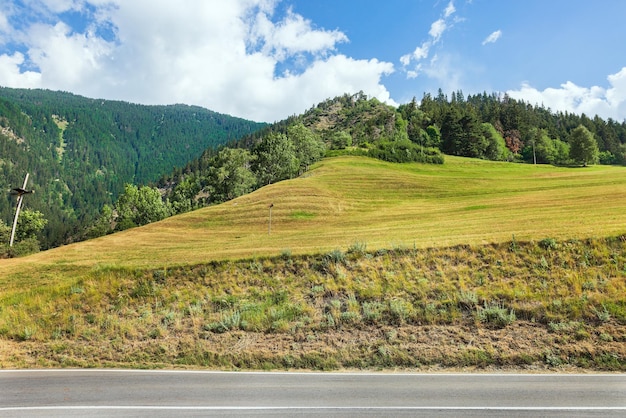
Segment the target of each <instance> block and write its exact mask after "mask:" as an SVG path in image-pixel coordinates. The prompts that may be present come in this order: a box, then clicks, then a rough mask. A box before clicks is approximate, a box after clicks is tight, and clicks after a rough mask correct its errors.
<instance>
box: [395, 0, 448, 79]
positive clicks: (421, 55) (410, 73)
mask: <svg viewBox="0 0 626 418" xmlns="http://www.w3.org/2000/svg"><path fill="white" fill-rule="evenodd" d="M455 12H456V8H455V7H454V2H452V1H450V3H448V5H447V6H446V8H445V10H444V11H443V17H441V18H439V19H437V20H435V21H434V22H433V23H432V24H431V25H430V30H429V31H428V36H429V38H428V40H426V41H424V42H422V44H421V45H419V46H417V47H416V48H415V50H414V51H413V52H412V53H410V54H405V55H403V56H401V57H400V63H401V64H402V66H403V67H404V71H405V73H406V76H407V78H416V77H417V76H418V75H419V74H420V73H421V72H422V67H423V64H422V63H421V62H420V61H423V60H425V59H427V58H428V55H429V53H430V51H431V49H432V47H433V46H435V45H436V44H437V43H438V42H439V41H440V40H441V37H442V36H443V34H444V33H445V32H446V31H447V30H448V29H449V28H450V27H451V25H453V24H454V22H455V20H453V18H451V16H452V15H453V14H454V13H455ZM413 62H415V67H414V68H412V69H409V68H407V67H409V66H410V65H411V63H413ZM424 72H427V71H424Z"/></svg>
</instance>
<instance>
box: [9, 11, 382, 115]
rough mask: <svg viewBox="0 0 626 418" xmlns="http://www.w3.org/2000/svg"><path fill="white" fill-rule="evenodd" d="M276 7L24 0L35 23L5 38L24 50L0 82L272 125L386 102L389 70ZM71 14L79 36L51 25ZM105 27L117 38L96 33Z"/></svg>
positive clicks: (337, 36)
mask: <svg viewBox="0 0 626 418" xmlns="http://www.w3.org/2000/svg"><path fill="white" fill-rule="evenodd" d="M279 2H280V0H229V1H222V0H181V1H177V2H172V1H171V0H132V1H127V0H31V1H30V2H29V4H30V5H32V7H31V8H30V9H29V10H30V13H34V14H35V15H36V16H39V17H41V18H40V19H39V21H40V23H37V24H34V25H31V26H27V27H24V28H22V29H21V30H20V31H13V32H11V33H12V35H11V36H12V37H13V38H12V41H13V42H18V43H19V44H20V45H21V48H22V50H23V51H25V52H24V54H19V53H15V54H12V55H8V54H4V55H0V80H2V81H0V83H1V84H4V85H11V86H12V87H41V88H49V89H59V90H66V91H72V92H75V93H77V94H82V95H86V96H89V97H99V98H109V99H118V100H127V101H131V102H138V103H146V104H168V103H188V104H196V105H201V106H205V107H207V108H209V109H212V110H215V111H218V112H223V113H228V114H232V115H236V116H241V117H245V118H249V119H254V120H263V121H270V122H272V121H276V120H281V119H283V118H285V117H287V116H289V115H292V114H296V113H299V112H301V111H304V110H306V109H307V108H309V107H310V106H311V105H312V104H314V103H317V102H320V101H322V100H324V99H326V98H328V97H333V96H336V95H340V94H344V93H353V92H357V91H360V90H362V91H363V92H365V93H366V94H368V95H370V96H374V97H377V98H378V99H380V100H382V101H386V102H388V103H393V101H392V100H391V99H390V97H389V92H388V91H387V89H386V88H385V87H384V86H383V85H382V83H381V78H382V77H383V76H385V75H387V74H390V73H391V72H393V70H394V69H393V65H392V64H390V63H386V62H380V61H377V60H375V59H372V60H356V59H351V58H349V57H346V56H344V55H341V54H340V53H338V52H337V51H336V46H337V45H338V44H340V43H342V42H346V41H347V40H348V38H347V37H346V35H345V34H344V33H342V32H341V31H338V30H325V29H323V28H315V27H314V26H313V24H312V22H310V21H309V20H306V19H304V18H303V17H302V16H300V15H298V14H296V13H293V12H292V11H288V12H287V13H286V14H285V15H284V16H282V17H277V16H275V14H276V13H277V10H278V9H277V4H278V3H279ZM87 4H89V5H90V6H91V8H90V9H89V10H90V11H89V12H88V13H87V12H86V10H88V9H87V8H86V5H87ZM94 7H95V11H93V8H94ZM68 10H76V11H81V13H83V15H85V16H86V15H89V16H90V19H91V21H90V22H89V24H88V25H87V29H86V30H85V31H84V32H81V33H79V32H77V31H75V30H74V29H73V28H71V27H69V26H68V25H67V24H66V23H63V22H60V21H59V18H56V19H50V15H54V14H55V13H58V12H63V11H68ZM22 12H23V11H22ZM44 15H45V16H44ZM30 18H31V21H32V20H33V19H32V16H30ZM25 21H27V20H25ZM47 22H53V23H47ZM1 24H2V20H1V19H0V25H1ZM0 28H1V26H0ZM102 28H105V29H108V31H109V33H110V34H111V33H112V34H113V37H114V38H115V39H112V40H111V39H109V41H107V40H105V39H103V38H102V37H101V36H99V35H98V33H100V32H99V29H102ZM288 60H289V62H292V63H293V62H296V63H297V64H298V67H297V68H296V70H297V71H296V73H294V72H293V71H292V72H289V71H286V72H285V73H284V74H277V68H278V65H280V64H281V63H285V62H287V61H288ZM24 68H29V69H31V71H25V70H24ZM9 83H10V84H9Z"/></svg>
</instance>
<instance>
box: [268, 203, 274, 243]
mask: <svg viewBox="0 0 626 418" xmlns="http://www.w3.org/2000/svg"><path fill="white" fill-rule="evenodd" d="M273 207H274V204H273V203H270V222H269V224H268V225H267V235H272V208H273Z"/></svg>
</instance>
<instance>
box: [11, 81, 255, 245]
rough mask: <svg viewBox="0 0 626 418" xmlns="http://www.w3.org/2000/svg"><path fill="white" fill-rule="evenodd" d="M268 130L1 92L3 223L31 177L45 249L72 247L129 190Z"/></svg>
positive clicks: (163, 110)
mask: <svg viewBox="0 0 626 418" xmlns="http://www.w3.org/2000/svg"><path fill="white" fill-rule="evenodd" d="M264 126H265V124H263V123H257V122H252V121H247V120H244V119H240V118H235V117H231V116H228V115H223V114H219V113H216V112H212V111H210V110H207V109H204V108H200V107H194V106H187V105H170V106H144V105H137V104H131V103H126V102H120V101H108V100H100V99H89V98H85V97H81V96H77V95H74V94H70V93H64V92H53V91H47V90H24V89H10V88H0V173H1V175H0V190H2V191H6V193H5V194H3V195H2V197H1V198H0V220H2V221H4V222H5V223H7V224H9V223H10V222H11V220H12V217H13V213H14V210H15V200H14V199H13V198H12V197H11V196H10V195H9V193H8V191H9V190H10V189H11V188H13V187H17V186H21V185H22V182H23V179H24V176H25V174H26V173H29V174H30V179H29V184H28V188H29V189H34V190H35V194H34V195H32V196H28V199H27V200H26V201H25V204H26V206H27V207H28V208H30V209H32V210H39V211H41V212H42V213H43V214H44V216H45V218H46V219H47V220H48V225H47V227H46V229H45V231H44V236H43V237H42V244H43V246H44V247H51V246H56V245H59V244H62V243H65V242H68V241H71V240H72V238H73V237H74V236H76V235H77V234H79V233H80V232H81V229H82V228H83V227H84V225H86V224H88V223H90V222H92V221H93V219H94V218H95V217H96V216H97V214H98V213H99V211H100V210H101V208H102V207H103V205H105V204H111V203H112V202H114V201H115V199H116V197H117V196H118V194H119V193H120V192H121V191H122V190H123V188H124V184H126V183H133V184H146V183H150V182H155V181H156V180H158V179H159V178H160V177H161V176H163V175H164V174H166V173H169V172H171V171H172V170H173V169H174V167H182V166H184V165H185V164H187V163H188V162H189V161H190V160H192V159H194V158H198V157H199V156H200V155H201V154H202V152H203V151H205V150H206V149H207V148H213V147H217V146H219V145H222V144H225V143H228V142H230V141H233V140H236V139H239V138H240V137H242V136H244V135H246V134H250V133H252V132H254V131H256V130H258V129H260V128H262V127H264Z"/></svg>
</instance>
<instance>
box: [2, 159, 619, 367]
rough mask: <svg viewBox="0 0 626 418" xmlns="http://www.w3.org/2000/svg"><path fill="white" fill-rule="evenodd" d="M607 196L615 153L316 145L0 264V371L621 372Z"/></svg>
mask: <svg viewBox="0 0 626 418" xmlns="http://www.w3.org/2000/svg"><path fill="white" fill-rule="evenodd" d="M270 206H271V208H270ZM624 208H626V169H624V168H623V167H611V166H592V167H586V168H566V167H552V166H545V165H537V166H535V165H526V164H512V163H497V162H488V161H482V160H475V159H466V158H455V157H446V162H445V164H443V165H424V164H392V163H386V162H382V161H379V160H373V159H369V158H364V157H348V156H346V157H334V158H328V159H325V160H323V161H321V162H320V163H318V164H316V165H315V166H314V167H312V169H311V170H310V171H308V172H307V173H305V174H304V175H303V176H301V177H299V178H296V179H293V180H289V181H284V182H280V183H277V184H272V185H268V186H266V187H264V188H262V189H259V190H258V191H256V192H254V193H251V194H249V195H246V196H243V197H240V198H238V199H235V200H232V201H230V202H227V203H224V204H221V205H218V206H214V207H208V208H205V209H201V210H197V211H194V212H190V213H187V214H183V215H179V216H176V217H172V218H169V219H166V220H164V221H161V222H158V223H154V224H150V225H147V226H144V227H140V228H136V229H132V230H127V231H124V232H121V233H116V234H113V235H109V236H106V237H102V238H99V239H95V240H91V241H87V242H82V243H77V244H73V245H67V246H64V247H60V248H56V249H53V250H50V251H46V252H41V253H39V254H35V255H32V256H28V257H24V258H19V259H11V260H0V367H77V366H78V367H100V366H102V367H209V368H222V369H224V368H226V369H259V368H261V369H276V368H286V369H291V368H304V369H337V368H359V369H362V368H398V367H406V368H437V367H446V368H459V367H463V368H466V367H524V368H533V369H542V368H554V367H557V368H558V367H565V366H570V367H580V368H589V369H595V370H620V371H621V370H625V369H626V346H625V345H624V342H626V330H625V327H624V323H625V321H626V250H625V249H626V235H624V234H626V211H625V210H624ZM270 214H271V224H270Z"/></svg>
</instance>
